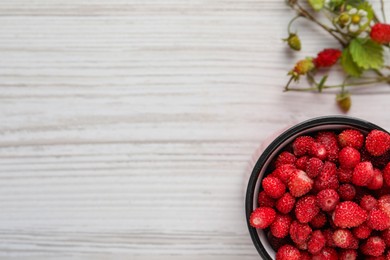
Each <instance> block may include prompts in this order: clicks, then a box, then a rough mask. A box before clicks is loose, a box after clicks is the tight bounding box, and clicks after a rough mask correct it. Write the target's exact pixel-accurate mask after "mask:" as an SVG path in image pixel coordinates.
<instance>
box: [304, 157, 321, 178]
mask: <svg viewBox="0 0 390 260" xmlns="http://www.w3.org/2000/svg"><path fill="white" fill-rule="evenodd" d="M323 167H324V163H323V162H322V161H321V160H320V159H318V158H316V157H312V158H310V159H309V160H308V161H307V164H306V173H307V175H308V176H309V177H310V178H315V177H317V176H318V174H320V172H321V171H322V168H323Z"/></svg>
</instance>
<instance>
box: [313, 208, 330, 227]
mask: <svg viewBox="0 0 390 260" xmlns="http://www.w3.org/2000/svg"><path fill="white" fill-rule="evenodd" d="M327 220H328V219H327V217H326V215H325V213H324V212H319V213H318V214H317V215H315V216H314V218H313V219H312V220H310V222H309V224H310V226H312V227H313V228H315V229H321V228H322V227H324V226H325V225H326V222H327Z"/></svg>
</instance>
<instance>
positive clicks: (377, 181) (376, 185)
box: [367, 168, 383, 190]
mask: <svg viewBox="0 0 390 260" xmlns="http://www.w3.org/2000/svg"><path fill="white" fill-rule="evenodd" d="M382 186H383V174H382V172H381V171H380V170H379V169H377V168H374V177H373V178H372V179H371V181H370V182H369V183H368V184H367V188H369V189H370V190H378V189H380V188H382Z"/></svg>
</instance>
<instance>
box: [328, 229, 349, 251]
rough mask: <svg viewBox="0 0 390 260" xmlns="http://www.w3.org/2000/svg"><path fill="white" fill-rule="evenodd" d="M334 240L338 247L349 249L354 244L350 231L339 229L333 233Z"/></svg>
mask: <svg viewBox="0 0 390 260" xmlns="http://www.w3.org/2000/svg"><path fill="white" fill-rule="evenodd" d="M332 238H333V241H334V244H335V245H336V246H337V247H340V248H348V247H349V246H350V245H351V243H352V239H353V235H352V233H351V231H349V230H348V229H337V230H336V231H334V232H333V236H332Z"/></svg>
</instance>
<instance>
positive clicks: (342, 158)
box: [339, 146, 360, 169]
mask: <svg viewBox="0 0 390 260" xmlns="http://www.w3.org/2000/svg"><path fill="white" fill-rule="evenodd" d="M359 162H360V153H359V151H358V150H356V149H355V148H353V147H349V146H347V147H344V148H343V149H341V151H340V152H339V163H340V167H341V168H346V169H353V168H355V166H356V165H357V164H358V163H359Z"/></svg>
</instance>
